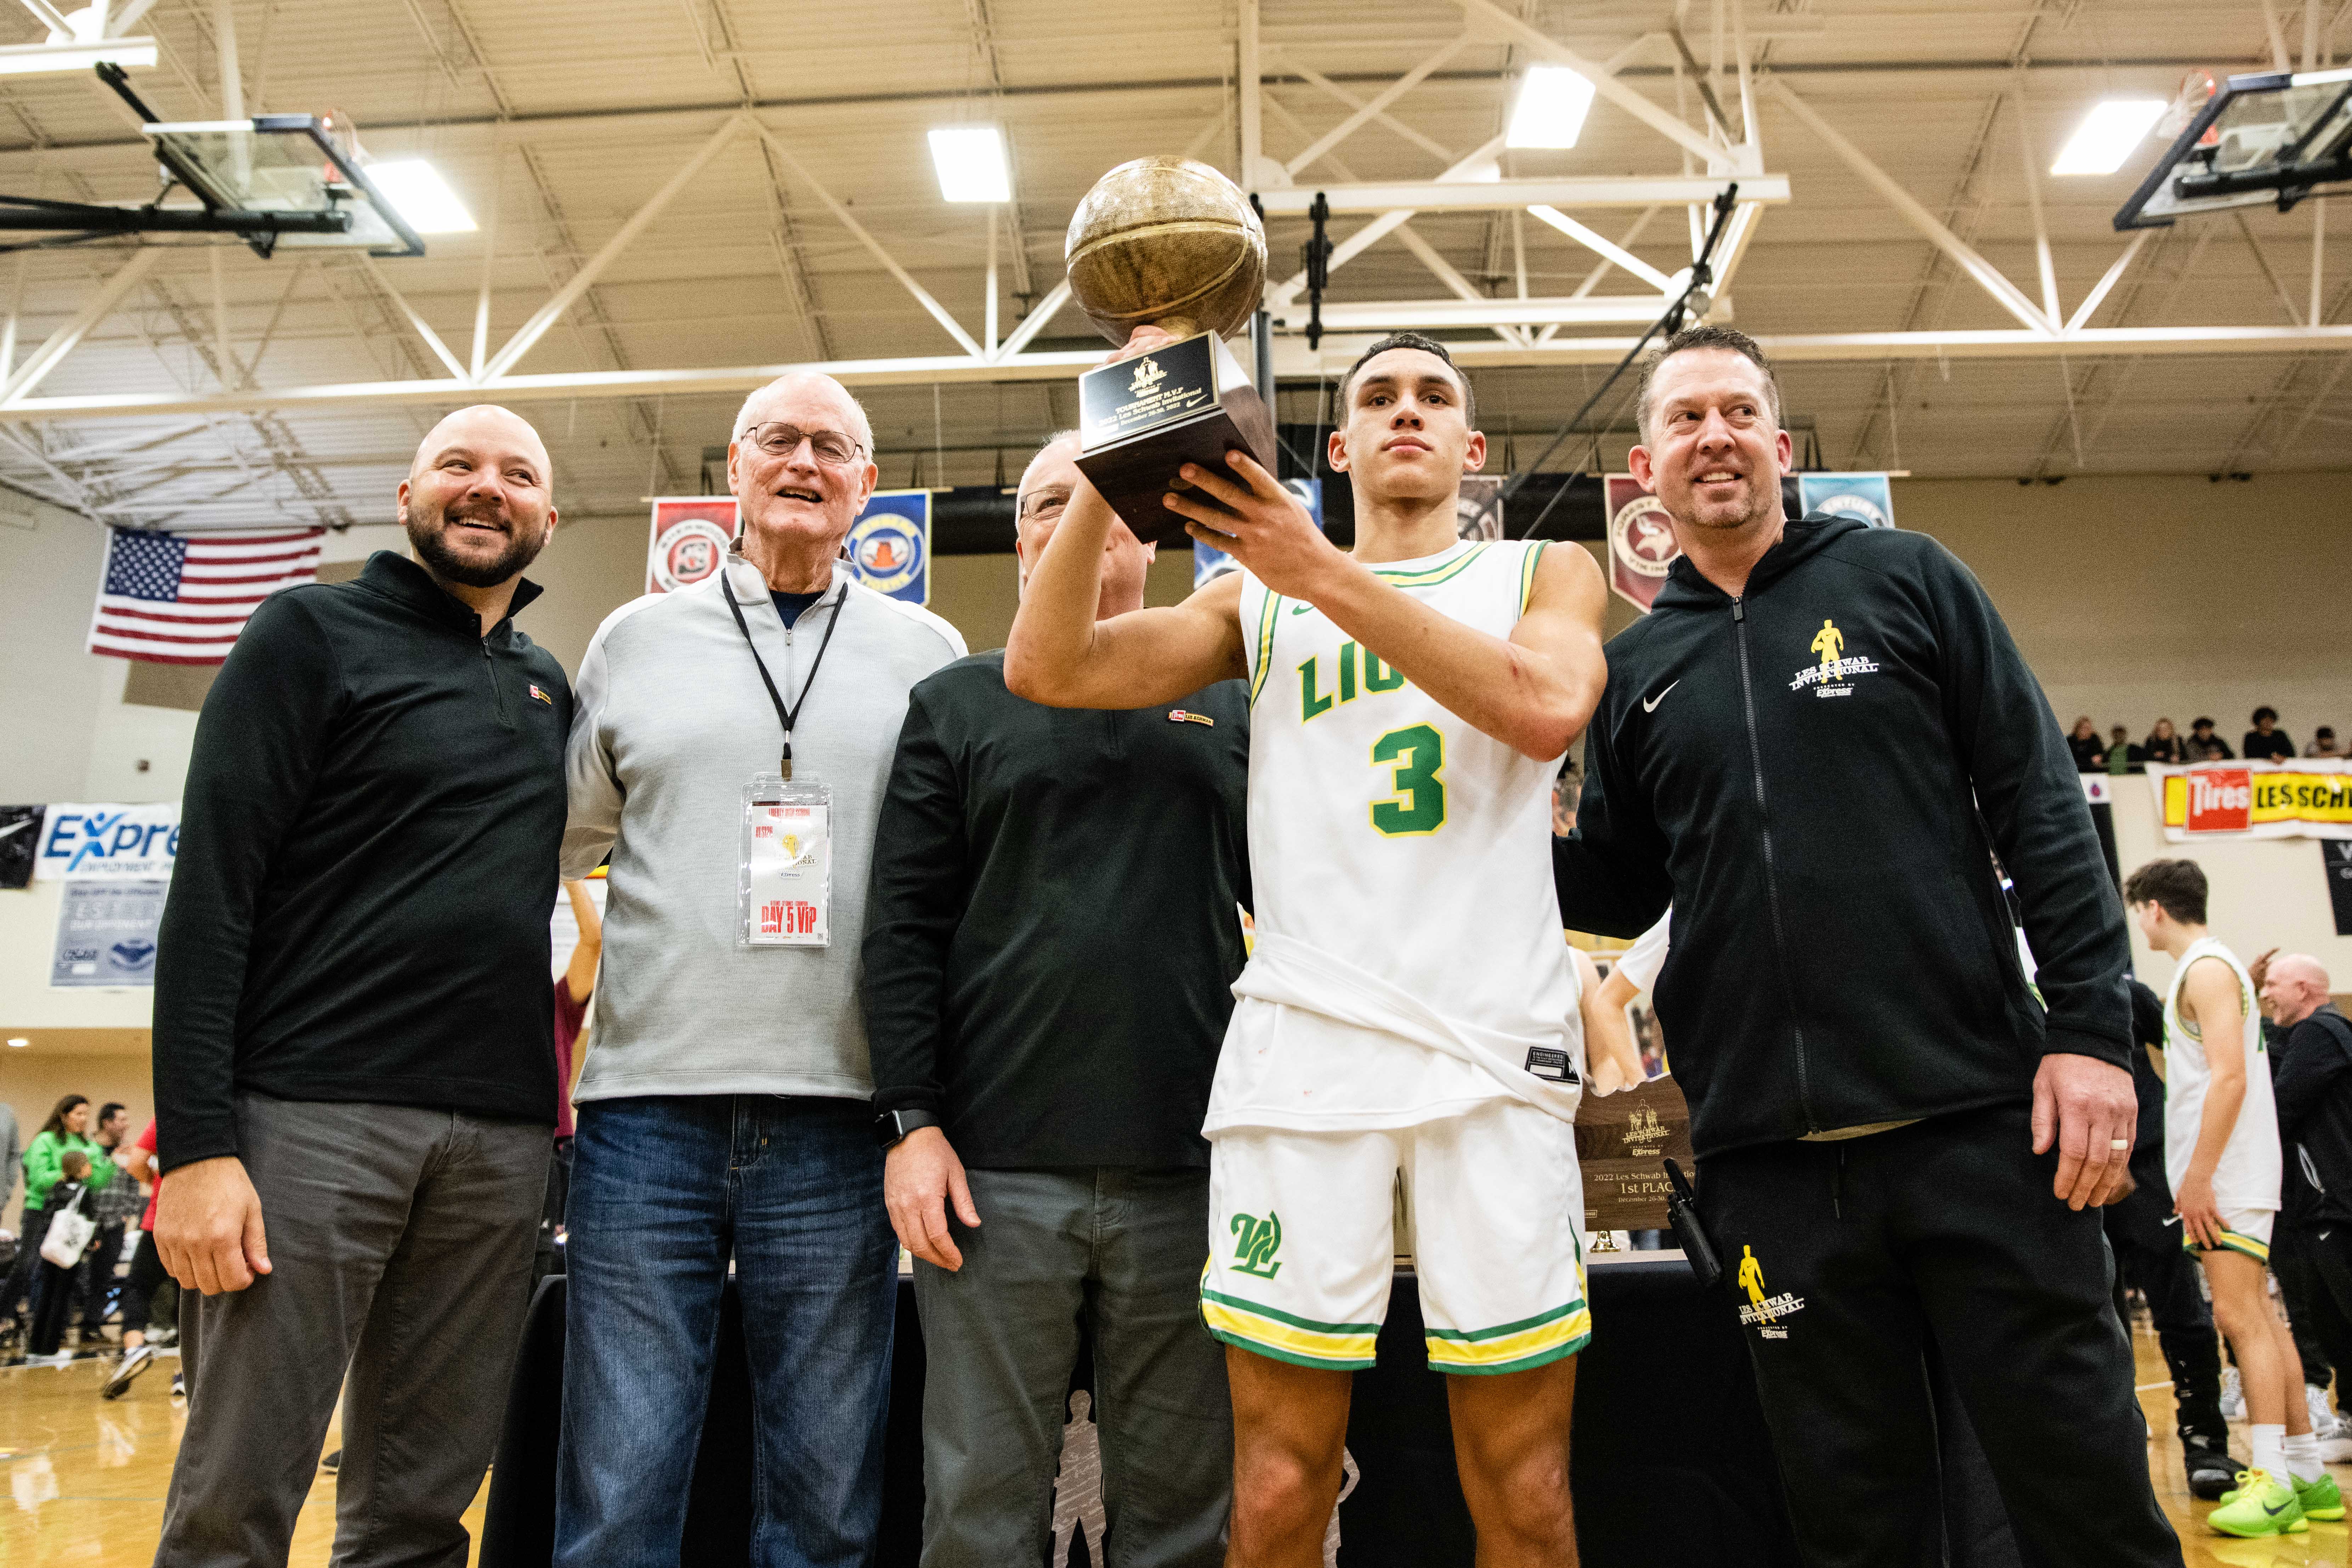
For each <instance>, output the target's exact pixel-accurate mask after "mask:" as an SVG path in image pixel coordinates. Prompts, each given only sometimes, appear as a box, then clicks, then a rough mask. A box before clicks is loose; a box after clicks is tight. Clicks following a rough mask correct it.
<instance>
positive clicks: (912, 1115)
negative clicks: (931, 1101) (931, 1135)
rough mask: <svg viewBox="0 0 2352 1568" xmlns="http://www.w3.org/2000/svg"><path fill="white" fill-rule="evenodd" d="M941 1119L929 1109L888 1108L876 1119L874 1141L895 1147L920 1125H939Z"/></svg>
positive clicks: (890, 1147)
mask: <svg viewBox="0 0 2352 1568" xmlns="http://www.w3.org/2000/svg"><path fill="white" fill-rule="evenodd" d="M939 1124H940V1119H939V1118H938V1117H936V1116H934V1115H932V1114H931V1113H930V1112H929V1111H928V1110H886V1111H884V1112H883V1113H882V1114H881V1115H879V1116H877V1117H876V1118H875V1119H874V1142H877V1143H878V1144H880V1145H881V1146H882V1147H883V1148H885V1149H895V1148H897V1147H898V1144H899V1143H900V1142H902V1141H904V1139H905V1138H906V1136H907V1134H908V1133H909V1132H912V1131H915V1129H917V1128H918V1127H937V1126H938V1125H939Z"/></svg>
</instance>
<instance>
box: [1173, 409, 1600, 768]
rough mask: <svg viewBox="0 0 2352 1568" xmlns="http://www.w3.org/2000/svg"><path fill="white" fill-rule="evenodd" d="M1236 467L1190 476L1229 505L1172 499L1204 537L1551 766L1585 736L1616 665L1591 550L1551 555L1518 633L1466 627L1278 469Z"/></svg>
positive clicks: (1238, 459)
mask: <svg viewBox="0 0 2352 1568" xmlns="http://www.w3.org/2000/svg"><path fill="white" fill-rule="evenodd" d="M1225 460H1226V462H1227V463H1228V464H1229V465H1230V466H1231V468H1232V469H1233V471H1232V472H1231V473H1230V474H1223V475H1219V474H1213V473H1210V472H1208V471H1207V470H1205V469H1202V468H1195V467H1193V466H1192V465H1191V464H1189V463H1188V464H1186V465H1185V467H1184V469H1183V475H1184V478H1185V479H1187V480H1189V481H1191V482H1192V484H1194V485H1196V486H1198V487H1199V488H1200V489H1201V490H1202V491H1203V492H1205V493H1206V494H1208V495H1209V496H1211V497H1213V498H1214V499H1215V500H1216V501H1217V502H1218V503H1220V504H1219V505H1218V506H1211V505H1209V504H1207V503H1206V502H1203V501H1200V500H1193V499H1192V497H1191V496H1190V495H1186V494H1182V493H1179V494H1177V495H1174V496H1172V497H1171V499H1170V501H1169V505H1170V506H1171V509H1172V510H1176V511H1178V512H1181V514H1183V516H1184V517H1186V518H1187V519H1189V520H1190V526H1191V530H1192V533H1193V536H1194V537H1195V538H1198V539H1202V540H1205V541H1207V542H1212V543H1215V544H1217V545H1218V546H1219V547H1220V548H1223V549H1228V550H1231V551H1232V552H1233V554H1234V559H1236V560H1238V561H1239V562H1241V563H1242V564H1243V565H1244V566H1246V567H1248V568H1249V569H1250V571H1251V572H1252V573H1253V574H1255V575H1256V577H1257V579H1258V581H1260V582H1262V583H1264V584H1265V585H1266V586H1267V587H1269V588H1272V589H1273V590H1275V592H1276V593H1278V594H1284V595H1288V596H1290V597H1292V598H1296V599H1303V600H1305V601H1307V603H1309V604H1311V605H1314V606H1315V607H1316V608H1317V609H1318V610H1320V611H1322V612H1323V613H1324V614H1325V615H1326V616H1329V617H1330V618H1331V619H1332V621H1333V622H1335V623H1336V624H1337V625H1338V626H1339V629H1340V630H1342V631H1344V632H1346V633H1348V634H1349V636H1350V637H1354V638H1355V639H1356V641H1357V642H1358V643H1360V644H1361V645H1362V647H1364V648H1365V650H1366V651H1367V652H1370V653H1375V654H1378V655H1379V656H1380V658H1381V662H1382V663H1384V664H1387V665H1388V666H1390V667H1391V668H1394V669H1397V670H1400V671H1402V672H1403V674H1404V677H1405V679H1408V680H1410V681H1412V683H1413V684H1414V685H1415V686H1418V687H1419V688H1421V689H1423V691H1426V692H1427V693H1429V695H1430V696H1432V697H1433V698H1435V699H1436V700H1438V702H1439V703H1440V704H1442V705H1443V706H1444V708H1445V709H1446V710H1447V711H1448V712H1451V713H1454V714H1458V715H1459V716H1461V717H1462V718H1463V719H1465V720H1467V721H1469V722H1470V724H1471V725H1472V726H1474V727H1475V728H1476V729H1477V730H1479V731H1483V732H1484V733H1486V734H1488V735H1492V736H1493V737H1494V738H1495V739H1496V740H1497V741H1500V742H1503V743H1504V744H1505V745H1507V746H1509V747H1511V748H1513V749H1514V750H1516V751H1518V752H1523V753H1525V754H1526V755H1528V756H1530V757H1533V758H1534V759H1536V760H1537V761H1538V762H1549V761H1551V760H1552V759H1553V758H1556V757H1559V756H1561V755H1563V754H1564V753H1566V752H1567V751H1568V748H1569V746H1570V744H1571V743H1572V742H1574V741H1575V740H1576V738H1577V736H1579V735H1580V734H1582V733H1583V732H1584V726H1585V724H1586V723H1587V722H1588V721H1591V717H1592V710H1593V708H1594V707H1595V705H1597V704H1598V703H1599V702H1600V700H1601V687H1602V686H1603V685H1604V684H1605V683H1606V682H1607V679H1608V667H1607V664H1606V661H1605V660H1604V659H1603V658H1601V613H1602V611H1603V610H1604V609H1605V608H1606V607H1607V605H1608V590H1607V588H1606V587H1605V586H1604V585H1603V584H1602V583H1601V569H1600V568H1599V567H1597V566H1595V565H1594V564H1593V563H1592V558H1591V556H1590V555H1587V554H1586V553H1585V552H1583V551H1581V550H1572V549H1571V550H1547V551H1545V552H1544V553H1543V558H1542V560H1541V561H1540V562H1539V563H1538V564H1537V567H1536V578H1535V583H1534V584H1533V585H1532V586H1531V588H1530V589H1529V591H1528V603H1527V605H1526V608H1525V610H1524V611H1523V612H1522V613H1521V615H1520V616H1519V620H1518V623H1517V625H1516V626H1513V627H1512V628H1511V635H1510V636H1509V637H1495V636H1492V635H1490V634H1488V633H1486V632H1482V631H1479V630H1477V629H1475V627H1471V626H1465V625H1463V624H1462V623H1461V622H1460V621H1457V620H1455V619H1454V618H1453V617H1452V616H1447V615H1444V614H1443V613H1442V612H1440V611H1437V610H1434V609H1432V608H1431V607H1430V606H1429V605H1424V604H1423V603H1422V602H1421V601H1420V600H1419V599H1416V598H1414V597H1413V596H1412V595H1411V594H1408V593H1406V592H1404V591H1403V590H1402V589H1401V588H1397V587H1394V586H1392V585H1391V584H1387V583H1384V582H1382V581H1381V579H1380V577H1379V576H1378V575H1377V574H1374V573H1373V572H1372V571H1371V570H1370V569H1369V568H1368V567H1365V566H1363V565H1361V564H1360V563H1357V562H1356V561H1355V560H1354V559H1353V558H1351V557H1349V555H1347V554H1346V553H1344V552H1342V551H1341V550H1340V549H1339V546H1337V545H1335V544H1333V543H1332V542H1330V541H1329V540H1328V539H1327V538H1325V537H1324V534H1323V531H1322V530H1321V529H1318V528H1317V527H1316V526H1315V523H1314V520H1313V519H1311V518H1309V517H1308V516H1307V510H1306V508H1304V507H1303V506H1301V505H1300V504H1299V503H1298V500H1297V498H1296V497H1295V496H1293V495H1291V494H1290V492H1289V491H1287V490H1286V489H1283V488H1282V487H1281V486H1280V485H1279V484H1277V483H1276V481H1275V478H1274V476H1273V475H1272V474H1269V473H1267V472H1266V471H1265V469H1264V468H1261V467H1259V466H1258V464H1257V463H1256V462H1255V460H1253V459H1252V458H1249V457H1248V456H1247V455H1246V454H1244V453H1241V452H1229V453H1227V454H1226V455H1225Z"/></svg>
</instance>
